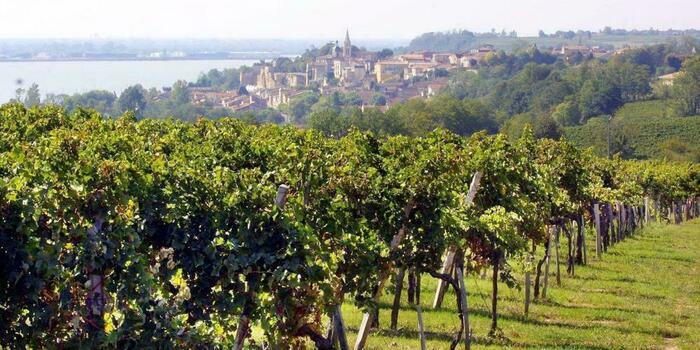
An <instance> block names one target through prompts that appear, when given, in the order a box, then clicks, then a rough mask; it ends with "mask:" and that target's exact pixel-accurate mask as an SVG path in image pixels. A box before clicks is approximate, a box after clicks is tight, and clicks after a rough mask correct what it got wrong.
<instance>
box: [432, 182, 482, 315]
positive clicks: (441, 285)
mask: <svg viewBox="0 0 700 350" xmlns="http://www.w3.org/2000/svg"><path fill="white" fill-rule="evenodd" d="M483 177H484V173H482V172H481V171H477V172H476V173H474V176H473V177H472V182H471V183H470V184H469V192H467V197H466V199H465V203H464V205H465V206H467V207H469V206H471V205H472V203H474V198H475V197H476V192H477V191H478V190H479V187H480V186H481V179H482V178H483ZM455 251H457V248H456V247H450V248H448V249H447V254H446V257H445V262H444V263H443V264H442V270H441V272H442V273H443V274H446V273H449V272H450V271H451V270H452V265H453V264H454V252H455ZM446 291H447V283H445V281H443V280H441V279H439V280H438V282H437V288H436V289H435V297H434V298H433V308H434V309H438V308H440V306H441V305H442V300H443V299H444V296H445V292H446Z"/></svg>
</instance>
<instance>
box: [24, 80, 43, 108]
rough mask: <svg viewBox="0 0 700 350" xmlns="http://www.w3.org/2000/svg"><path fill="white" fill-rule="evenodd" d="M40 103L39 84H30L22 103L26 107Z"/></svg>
mask: <svg viewBox="0 0 700 350" xmlns="http://www.w3.org/2000/svg"><path fill="white" fill-rule="evenodd" d="M40 103H41V94H40V93H39V85H37V84H36V83H34V84H32V85H31V86H30V87H29V89H27V93H26V94H25V96H24V105H25V106H27V107H33V106H36V105H39V104H40Z"/></svg>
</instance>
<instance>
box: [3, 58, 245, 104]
mask: <svg viewBox="0 0 700 350" xmlns="http://www.w3.org/2000/svg"><path fill="white" fill-rule="evenodd" d="M255 62H257V61H256V60H182V61H77V62H76V61H51V62H36V61H32V62H0V103H5V102H7V101H9V100H10V99H11V98H13V97H14V96H15V91H16V90H17V88H24V89H26V88H28V87H29V86H31V85H32V84H33V83H37V84H38V85H39V91H40V93H41V96H42V98H43V97H44V96H45V95H46V94H48V93H52V94H73V93H79V92H87V91H90V90H107V91H113V92H115V93H117V94H119V93H120V92H121V91H122V90H124V89H125V88H127V87H129V86H131V85H134V84H141V85H143V86H144V87H145V88H146V89H148V88H152V87H156V88H162V87H163V86H172V84H173V83H174V82H176V81H177V80H187V81H195V80H196V79H197V77H198V76H199V74H200V73H203V72H207V71H209V70H210V69H213V68H217V69H224V68H238V67H240V66H242V65H248V66H250V65H252V64H253V63H255Z"/></svg>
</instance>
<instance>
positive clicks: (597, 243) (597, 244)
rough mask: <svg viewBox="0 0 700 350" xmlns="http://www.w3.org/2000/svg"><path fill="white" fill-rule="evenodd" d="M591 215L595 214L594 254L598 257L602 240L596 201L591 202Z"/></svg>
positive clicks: (598, 209) (598, 208)
mask: <svg viewBox="0 0 700 350" xmlns="http://www.w3.org/2000/svg"><path fill="white" fill-rule="evenodd" d="M593 216H595V232H596V234H595V254H596V256H597V257H598V259H600V256H601V253H602V247H601V245H602V244H603V242H602V241H601V237H600V207H599V204H598V203H595V204H593Z"/></svg>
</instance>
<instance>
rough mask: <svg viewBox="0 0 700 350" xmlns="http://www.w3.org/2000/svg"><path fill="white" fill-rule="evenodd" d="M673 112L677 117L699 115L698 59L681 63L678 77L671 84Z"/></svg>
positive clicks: (699, 82)
mask: <svg viewBox="0 0 700 350" xmlns="http://www.w3.org/2000/svg"><path fill="white" fill-rule="evenodd" d="M671 94H672V97H673V102H674V103H673V106H672V107H673V111H674V112H675V115H677V116H681V117H683V116H688V115H698V114H700V57H698V56H694V57H691V58H689V59H687V60H686V61H685V62H683V69H681V71H680V73H679V76H678V77H677V78H676V79H675V80H674V82H673V89H672V93H671Z"/></svg>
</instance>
